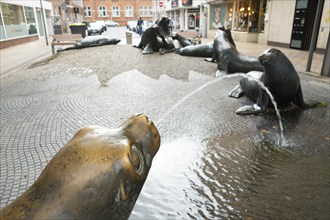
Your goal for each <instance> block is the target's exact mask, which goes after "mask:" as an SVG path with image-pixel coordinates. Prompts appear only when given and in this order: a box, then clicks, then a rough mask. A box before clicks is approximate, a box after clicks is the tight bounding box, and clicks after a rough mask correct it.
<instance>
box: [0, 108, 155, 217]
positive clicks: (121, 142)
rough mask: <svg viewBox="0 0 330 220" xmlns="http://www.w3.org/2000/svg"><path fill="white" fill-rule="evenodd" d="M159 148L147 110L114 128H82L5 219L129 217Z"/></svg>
mask: <svg viewBox="0 0 330 220" xmlns="http://www.w3.org/2000/svg"><path fill="white" fill-rule="evenodd" d="M159 146H160V135H159V133H158V130H157V128H156V126H155V125H154V124H153V122H152V121H151V120H150V119H149V118H148V117H147V116H146V115H143V114H140V115H133V116H132V117H130V118H129V119H128V120H126V121H125V122H124V123H123V124H122V125H121V126H120V127H119V128H116V129H109V128H104V127H98V126H89V127H86V128H82V129H80V130H79V131H78V132H77V133H76V134H75V135H74V137H73V138H72V139H71V140H70V142H69V143H67V144H66V145H65V146H64V147H63V148H61V149H60V150H59V151H58V153H57V154H55V156H54V157H53V158H52V159H51V160H50V162H49V163H48V165H47V166H46V168H45V169H44V170H43V171H42V173H41V174H40V176H39V177H38V179H37V180H36V181H35V182H34V183H33V184H32V186H31V187H30V188H28V189H27V191H26V192H24V193H23V194H22V195H21V196H19V197H18V198H17V199H16V200H14V201H13V202H12V203H10V204H9V205H7V206H6V207H4V208H3V209H2V210H0V213H1V218H2V219H128V218H129V216H130V213H131V211H132V209H133V207H134V204H135V202H136V200H137V198H138V196H139V194H140V191H141V189H142V186H143V184H144V182H145V180H146V178H147V175H148V172H149V170H150V167H151V163H152V159H153V158H154V156H155V155H156V153H157V151H158V149H159Z"/></svg>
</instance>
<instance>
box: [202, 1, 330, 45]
mask: <svg viewBox="0 0 330 220" xmlns="http://www.w3.org/2000/svg"><path fill="white" fill-rule="evenodd" d="M319 2H321V8H322V17H321V21H320V22H319V24H317V27H318V28H317V50H320V51H322V50H323V51H324V50H325V48H326V44H327V40H328V37H329V22H330V11H329V7H330V5H329V1H327V0H291V1H287V0H229V1H225V0H220V1H219V0H208V1H207V3H208V6H209V7H208V15H207V17H208V24H207V28H208V29H207V34H208V36H209V37H211V36H215V32H216V31H217V30H218V28H219V27H220V26H224V27H226V28H230V29H231V31H232V36H233V38H234V40H237V41H246V42H255V43H261V44H266V45H273V46H282V47H287V48H294V49H300V50H308V49H309V46H310V42H311V36H312V33H313V27H314V21H315V18H316V10H317V7H318V3H319Z"/></svg>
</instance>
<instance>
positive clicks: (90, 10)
mask: <svg viewBox="0 0 330 220" xmlns="http://www.w3.org/2000/svg"><path fill="white" fill-rule="evenodd" d="M85 15H86V17H92V8H91V6H87V7H86V8H85Z"/></svg>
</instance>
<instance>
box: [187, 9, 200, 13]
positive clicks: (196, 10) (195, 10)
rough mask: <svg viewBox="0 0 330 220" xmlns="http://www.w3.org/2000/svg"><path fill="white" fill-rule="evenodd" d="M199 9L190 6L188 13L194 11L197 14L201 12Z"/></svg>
mask: <svg viewBox="0 0 330 220" xmlns="http://www.w3.org/2000/svg"><path fill="white" fill-rule="evenodd" d="M199 11H200V10H199V8H189V9H188V13H194V14H195V13H199Z"/></svg>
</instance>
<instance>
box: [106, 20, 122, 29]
mask: <svg viewBox="0 0 330 220" xmlns="http://www.w3.org/2000/svg"><path fill="white" fill-rule="evenodd" d="M105 24H106V25H107V26H108V27H119V23H118V22H115V21H111V20H109V21H106V22H105Z"/></svg>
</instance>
